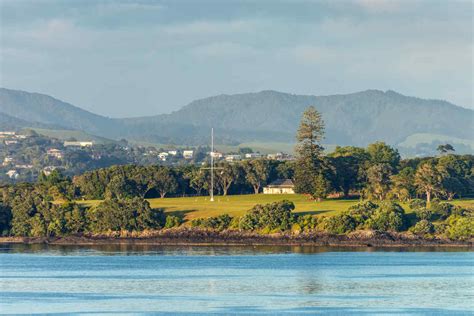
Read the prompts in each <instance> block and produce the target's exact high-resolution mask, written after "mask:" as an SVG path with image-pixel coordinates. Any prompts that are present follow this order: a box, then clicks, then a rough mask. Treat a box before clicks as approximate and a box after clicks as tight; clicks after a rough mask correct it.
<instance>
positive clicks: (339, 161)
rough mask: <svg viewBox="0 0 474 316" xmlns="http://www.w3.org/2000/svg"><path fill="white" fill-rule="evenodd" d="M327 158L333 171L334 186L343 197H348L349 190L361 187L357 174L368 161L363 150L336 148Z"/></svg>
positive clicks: (357, 148)
mask: <svg viewBox="0 0 474 316" xmlns="http://www.w3.org/2000/svg"><path fill="white" fill-rule="evenodd" d="M329 157H330V158H331V159H332V165H333V166H334V169H335V186H336V187H337V189H338V190H339V191H341V192H342V193H343V195H344V196H348V195H349V192H350V191H351V190H353V191H354V190H360V189H361V188H362V187H363V183H362V182H361V181H360V178H359V174H361V173H362V170H361V169H362V168H363V167H364V165H365V164H366V162H367V161H368V160H369V155H368V153H367V152H366V151H365V150H364V149H363V148H359V147H352V146H347V147H340V146H337V147H336V149H335V150H334V152H332V153H331V154H330V155H329Z"/></svg>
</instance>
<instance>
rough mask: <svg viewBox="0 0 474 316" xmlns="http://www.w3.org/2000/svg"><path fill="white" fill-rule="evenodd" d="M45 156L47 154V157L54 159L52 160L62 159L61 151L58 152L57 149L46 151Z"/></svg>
mask: <svg viewBox="0 0 474 316" xmlns="http://www.w3.org/2000/svg"><path fill="white" fill-rule="evenodd" d="M47 154H48V156H50V157H54V158H57V159H63V157H64V154H63V151H62V150H59V149H56V148H51V149H48V152H47Z"/></svg>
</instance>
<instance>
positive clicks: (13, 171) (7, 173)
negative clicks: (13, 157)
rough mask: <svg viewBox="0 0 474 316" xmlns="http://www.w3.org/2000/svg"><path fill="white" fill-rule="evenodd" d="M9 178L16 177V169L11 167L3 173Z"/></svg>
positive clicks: (17, 174)
mask: <svg viewBox="0 0 474 316" xmlns="http://www.w3.org/2000/svg"><path fill="white" fill-rule="evenodd" d="M5 174H6V175H7V176H8V177H9V178H10V179H16V178H18V176H19V175H20V174H19V173H18V171H16V170H14V169H11V170H8V171H7V172H6V173H5Z"/></svg>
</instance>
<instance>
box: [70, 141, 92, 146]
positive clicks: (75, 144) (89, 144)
mask: <svg viewBox="0 0 474 316" xmlns="http://www.w3.org/2000/svg"><path fill="white" fill-rule="evenodd" d="M93 145H94V142H90V141H79V142H76V141H74V142H69V141H65V142H64V147H92V146H93Z"/></svg>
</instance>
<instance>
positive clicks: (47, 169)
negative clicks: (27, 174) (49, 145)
mask: <svg viewBox="0 0 474 316" xmlns="http://www.w3.org/2000/svg"><path fill="white" fill-rule="evenodd" d="M53 170H56V167H55V166H47V167H44V168H43V173H44V175H45V176H49V175H50V174H51V172H53Z"/></svg>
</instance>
